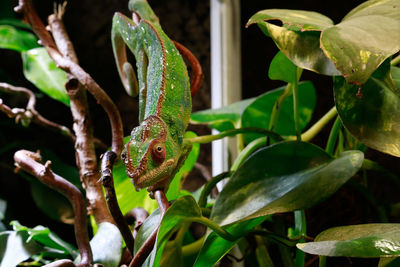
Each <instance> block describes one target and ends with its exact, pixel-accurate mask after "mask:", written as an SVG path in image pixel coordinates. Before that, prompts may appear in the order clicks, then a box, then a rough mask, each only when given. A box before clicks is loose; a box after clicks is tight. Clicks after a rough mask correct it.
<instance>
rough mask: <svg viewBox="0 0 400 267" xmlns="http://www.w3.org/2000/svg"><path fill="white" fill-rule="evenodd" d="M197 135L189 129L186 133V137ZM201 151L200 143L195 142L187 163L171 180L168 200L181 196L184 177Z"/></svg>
mask: <svg viewBox="0 0 400 267" xmlns="http://www.w3.org/2000/svg"><path fill="white" fill-rule="evenodd" d="M196 136H197V134H195V133H194V132H191V131H187V132H186V133H185V135H184V138H192V137H196ZM199 153H200V144H193V146H192V150H191V151H190V153H189V155H188V157H187V159H186V160H185V163H184V164H183V166H182V167H181V169H180V170H179V171H178V172H177V173H176V174H175V176H174V178H173V179H172V181H171V184H170V185H169V189H168V191H167V199H168V200H170V201H171V200H174V199H177V198H178V197H179V196H180V191H181V181H182V177H183V176H184V175H186V174H188V173H189V172H190V171H191V170H192V169H193V166H194V164H195V163H196V161H197V158H198V156H199Z"/></svg>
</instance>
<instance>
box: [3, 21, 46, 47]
mask: <svg viewBox="0 0 400 267" xmlns="http://www.w3.org/2000/svg"><path fill="white" fill-rule="evenodd" d="M38 46H39V45H38V44H37V39H36V37H35V35H33V34H32V33H29V32H27V31H24V30H19V29H16V28H14V27H12V26H9V25H0V48H5V49H12V50H16V51H18V52H22V51H27V50H29V49H32V48H35V47H38Z"/></svg>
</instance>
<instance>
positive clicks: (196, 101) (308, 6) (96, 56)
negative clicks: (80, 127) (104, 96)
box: [0, 0, 400, 266]
mask: <svg viewBox="0 0 400 267" xmlns="http://www.w3.org/2000/svg"><path fill="white" fill-rule="evenodd" d="M1 1H7V0H1ZM16 2H17V1H11V3H12V6H16V4H17V3H16ZM127 2H128V1H117V0H102V1H69V2H68V6H67V12H66V15H65V19H64V21H65V25H66V28H67V31H68V33H69V35H70V38H71V40H72V42H73V43H74V45H75V49H76V52H77V55H78V58H79V61H80V65H81V66H82V67H83V68H84V69H85V70H86V71H87V72H88V73H89V74H90V75H91V76H92V77H93V78H94V79H95V80H96V81H97V82H98V84H100V85H101V86H102V87H103V89H104V90H105V91H106V92H107V93H108V94H109V95H110V96H111V97H112V99H113V100H114V101H115V102H116V104H117V105H118V108H119V110H120V111H121V115H122V118H123V122H124V131H125V135H128V134H129V132H130V130H131V129H132V127H134V126H135V125H137V117H138V116H137V110H138V103H137V99H133V98H131V97H129V96H127V95H126V94H125V93H124V90H123V88H122V86H121V83H120V81H119V77H118V73H117V71H116V68H115V64H114V58H113V55H112V49H111V42H110V31H111V20H112V16H113V14H114V12H115V11H119V12H122V13H125V14H129V12H128V9H127ZM362 2H364V1H360V0H357V1H333V0H325V1H321V0H307V1H305V0H295V1H272V0H269V1H266V0H252V1H241V35H242V43H241V45H242V75H243V82H242V86H243V92H242V94H243V98H248V97H252V96H256V95H258V94H261V93H263V92H265V91H267V90H271V89H273V88H276V87H279V86H281V85H282V83H280V82H277V81H271V80H269V79H268V76H267V71H268V66H269V62H270V61H271V59H272V58H273V56H274V55H275V53H276V52H277V51H278V49H277V48H276V47H275V45H274V43H273V42H272V41H271V40H270V39H269V38H268V37H266V36H265V35H264V34H263V33H262V32H261V31H260V30H259V29H258V27H256V26H251V27H249V28H248V29H245V27H244V25H245V23H246V22H247V20H248V19H249V18H250V17H251V16H252V15H253V14H254V13H256V12H257V11H259V10H262V9H267V8H288V9H304V10H312V11H316V12H320V13H322V14H325V15H327V16H329V17H330V18H331V19H333V21H334V22H335V23H338V22H340V20H341V18H342V17H343V16H344V15H345V14H346V13H348V12H349V11H350V10H351V9H352V8H354V7H356V6H357V5H359V4H360V3H362ZM149 3H150V5H151V6H152V7H153V9H154V11H155V12H156V14H157V15H158V16H159V18H160V21H161V24H162V26H163V28H164V31H165V32H166V33H167V35H169V36H170V37H171V38H172V39H174V40H176V41H178V42H180V43H182V44H183V45H185V46H186V47H187V48H189V49H190V50H191V51H192V52H193V53H194V54H195V55H196V56H197V57H198V59H199V61H200V63H201V64H202V66H203V71H204V74H205V77H204V83H203V86H202V88H201V89H200V90H199V92H198V93H197V95H196V96H195V97H194V98H193V111H197V110H202V109H206V108H209V107H210V17H209V11H210V10H209V8H210V5H209V1H202V0H168V1H161V0H159V1H156V0H149ZM34 4H35V6H36V8H37V10H38V12H39V14H40V15H41V16H42V18H43V20H45V19H46V18H47V16H48V15H49V14H50V13H51V12H52V9H53V1H49V0H41V1H34ZM302 79H303V80H312V81H313V82H314V85H315V87H316V88H317V107H316V111H315V114H314V117H313V120H312V122H311V123H313V122H315V121H316V120H318V118H320V117H321V116H322V115H323V114H324V113H325V112H327V111H328V110H329V109H330V108H331V107H332V106H333V91H332V82H331V77H327V76H318V75H316V74H314V73H311V72H309V71H304V74H303V76H302ZM0 81H4V82H9V83H11V84H13V85H19V86H25V87H27V88H30V89H33V88H34V86H33V85H32V84H30V83H29V82H28V81H26V80H25V78H24V76H23V74H22V65H21V59H20V55H19V53H17V52H13V51H8V50H0ZM36 92H37V91H36ZM37 93H38V104H37V109H38V111H39V112H40V113H41V114H42V115H43V116H45V117H46V118H48V119H50V120H53V121H55V122H59V123H61V124H64V125H66V126H68V127H71V125H72V119H71V115H70V112H69V108H67V107H66V106H64V105H62V104H59V103H57V102H56V101H53V100H49V98H48V97H46V96H44V95H41V94H40V93H39V92H37ZM6 100H9V101H11V102H7V103H10V105H12V104H15V105H17V104H23V102H19V101H18V100H17V99H15V98H12V97H11V98H6ZM89 101H90V109H91V111H92V119H93V123H94V127H95V135H96V136H97V137H99V138H101V139H102V140H104V141H105V142H109V140H110V133H109V126H108V121H107V118H106V117H105V114H104V113H103V111H102V110H101V109H100V108H99V107H98V106H97V105H96V103H95V101H94V100H93V99H92V98H91V97H90V98H89ZM189 129H190V130H194V131H195V132H197V133H198V134H199V135H201V134H207V133H208V132H209V131H208V129H207V128H205V127H199V126H196V127H194V126H190V127H189ZM328 134H329V127H326V129H325V130H324V131H323V132H322V133H321V134H320V135H319V136H318V137H317V138H316V139H315V140H313V142H314V143H317V144H319V145H321V146H324V145H325V142H326V138H327V135H328ZM21 140H24V141H23V142H21ZM4 148H7V151H2V149H4ZM22 148H25V149H30V150H36V149H43V148H45V149H49V150H52V151H54V152H55V153H56V154H57V156H58V157H60V158H61V159H62V160H63V161H65V162H67V163H69V164H70V165H74V151H73V145H72V144H70V143H69V142H68V140H66V139H65V138H63V137H60V136H56V135H55V134H54V133H51V132H49V131H48V130H46V129H43V128H40V127H38V126H36V125H31V126H30V128H28V129H26V128H23V127H21V126H19V125H16V124H15V123H14V121H13V120H10V119H8V118H7V117H6V116H5V115H4V114H1V113H0V152H3V153H0V198H2V199H6V200H7V201H8V209H7V218H6V221H7V222H8V221H9V220H10V219H17V220H19V221H20V222H21V223H22V224H23V225H27V226H31V227H33V226H35V225H38V224H42V225H52V230H55V231H56V232H57V233H59V234H60V235H61V236H62V237H63V238H65V239H68V238H70V237H72V236H73V234H72V231H73V229H72V226H70V225H68V226H65V225H64V224H61V223H56V222H55V221H53V220H51V219H49V218H47V217H46V216H45V215H43V213H41V212H40V211H39V210H37V208H36V206H35V204H34V203H33V200H32V198H31V194H30V188H29V183H27V182H26V180H24V179H23V178H21V177H20V176H19V175H15V174H13V172H12V169H13V160H12V155H13V153H14V152H15V151H16V150H18V149H22ZM210 151H211V150H210V146H209V145H208V146H207V145H203V146H202V148H201V155H200V159H199V162H200V163H202V164H204V165H205V166H207V167H208V168H210V165H211V158H210V154H211V152H210ZM367 157H368V158H371V159H374V160H376V161H378V162H380V163H381V164H382V165H384V166H385V167H387V168H388V169H390V170H392V171H393V172H394V173H399V171H400V170H399V166H397V165H396V161H398V160H397V159H396V158H394V157H390V156H387V155H384V154H382V153H379V152H376V151H372V150H369V151H368V152H367ZM199 176H200V175H199V173H196V172H195V173H194V174H192V175H191V177H192V178H193V180H194V181H195V182H192V183H187V187H188V188H189V189H194V187H196V186H198V185H199V183H200V182H202V179H201V178H199ZM369 182H370V184H371V185H372V186H371V187H372V188H374V191H373V194H374V195H375V197H376V198H377V199H378V200H379V202H380V203H382V205H387V204H388V203H394V202H399V197H398V194H397V192H396V191H395V189H393V188H394V187H393V185H392V184H391V183H390V182H388V179H386V177H384V176H383V175H381V174H379V173H377V174H373V175H372V177H371V178H370V180H369ZM307 219H308V234H309V235H310V236H315V235H316V234H318V233H319V232H321V231H322V230H324V229H327V228H329V227H332V226H337V225H349V224H358V223H367V222H379V219H378V211H377V210H376V209H375V208H374V207H372V206H370V205H366V204H365V200H364V198H363V197H362V196H360V194H358V193H357V192H355V191H354V189H353V188H352V187H351V186H349V185H345V186H344V187H343V188H342V189H340V190H339V192H338V193H336V194H335V195H334V196H333V197H331V198H330V199H329V200H327V201H324V202H323V203H321V204H319V205H318V206H317V207H314V208H312V209H309V210H307ZM390 219H391V221H392V222H396V221H398V217H396V216H392V217H391V218H390ZM288 220H291V218H290V216H289V218H288ZM71 242H73V241H71ZM307 259H308V260H311V261H312V260H313V258H307ZM329 263H330V264H332V266H333V265H334V264H338V266H348V265H351V264H353V266H357V265H358V266H366V264H373V265H375V264H376V260H370V261H360V260H356V259H352V260H350V259H348V260H346V259H345V260H343V259H340V260H331V259H330V260H329ZM316 264H317V261H313V263H311V262H310V265H313V266H316ZM328 266H329V265H328Z"/></svg>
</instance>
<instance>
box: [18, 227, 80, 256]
mask: <svg viewBox="0 0 400 267" xmlns="http://www.w3.org/2000/svg"><path fill="white" fill-rule="evenodd" d="M11 225H12V226H13V229H14V230H15V231H17V232H26V233H28V238H27V241H28V242H29V241H30V240H34V241H36V242H37V243H38V244H41V245H43V246H45V247H47V248H52V249H55V250H59V251H61V252H62V253H63V254H64V255H65V256H68V255H70V256H71V257H73V258H75V257H77V256H78V255H79V252H78V250H77V249H76V248H75V247H74V246H72V245H71V244H69V243H67V242H65V241H64V240H62V239H61V238H60V237H59V236H58V235H57V234H55V233H53V232H52V231H50V229H49V228H47V227H43V226H41V225H38V226H36V227H34V228H29V227H26V226H23V225H21V224H20V223H19V222H18V221H13V222H11Z"/></svg>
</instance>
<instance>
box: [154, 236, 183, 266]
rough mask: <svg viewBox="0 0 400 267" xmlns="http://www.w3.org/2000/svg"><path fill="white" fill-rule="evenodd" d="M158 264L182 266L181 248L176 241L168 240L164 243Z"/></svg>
mask: <svg viewBox="0 0 400 267" xmlns="http://www.w3.org/2000/svg"><path fill="white" fill-rule="evenodd" d="M160 266H174V267H184V266H185V265H184V263H183V256H182V248H181V246H180V245H178V244H177V242H176V241H169V242H167V244H166V245H165V248H164V251H163V254H162V257H161V262H160Z"/></svg>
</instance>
